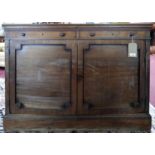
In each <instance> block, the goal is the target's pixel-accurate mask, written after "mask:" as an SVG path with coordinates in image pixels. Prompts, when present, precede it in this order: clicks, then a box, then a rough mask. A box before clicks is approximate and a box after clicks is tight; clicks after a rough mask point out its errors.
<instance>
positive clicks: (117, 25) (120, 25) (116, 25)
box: [3, 23, 153, 29]
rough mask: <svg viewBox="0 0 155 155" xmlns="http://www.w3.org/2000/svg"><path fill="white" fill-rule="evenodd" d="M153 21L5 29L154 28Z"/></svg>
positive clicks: (7, 26) (11, 26)
mask: <svg viewBox="0 0 155 155" xmlns="http://www.w3.org/2000/svg"><path fill="white" fill-rule="evenodd" d="M152 26H153V23H128V24H126V23H125V24H124V23H114V24H3V28H4V29H16V28H19V29H24V28H35V29H37V28H43V29H44V28H49V29H50V28H75V29H77V28H79V29H80V28H91V27H92V28H135V29H138V28H139V29H152Z"/></svg>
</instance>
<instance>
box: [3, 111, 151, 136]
mask: <svg viewBox="0 0 155 155" xmlns="http://www.w3.org/2000/svg"><path fill="white" fill-rule="evenodd" d="M150 129H151V117H150V115H147V114H136V115H117V116H116V115H115V116H114V115H106V116H62V117H61V116H58V117H56V116H55V117H51V116H36V115H20V114H16V115H15V114H9V115H6V116H5V117H4V130H5V132H44V133H46V132H56V133H62V132H72V133H73V132H80V133H81V132H82V133H84V132H100V133H102V132H150Z"/></svg>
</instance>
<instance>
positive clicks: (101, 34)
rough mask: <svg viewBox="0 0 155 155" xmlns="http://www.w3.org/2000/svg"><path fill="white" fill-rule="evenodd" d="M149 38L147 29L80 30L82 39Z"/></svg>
mask: <svg viewBox="0 0 155 155" xmlns="http://www.w3.org/2000/svg"><path fill="white" fill-rule="evenodd" d="M132 35H134V38H135V39H147V38H148V39H149V38H150V34H149V33H148V32H145V31H80V33H79V38H80V39H108V38H110V39H130V38H131V36H132Z"/></svg>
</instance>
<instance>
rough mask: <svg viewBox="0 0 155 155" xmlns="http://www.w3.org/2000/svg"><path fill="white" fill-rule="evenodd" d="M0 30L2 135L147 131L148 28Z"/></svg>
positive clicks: (9, 27) (21, 27) (15, 27)
mask: <svg viewBox="0 0 155 155" xmlns="http://www.w3.org/2000/svg"><path fill="white" fill-rule="evenodd" d="M4 29H5V40H6V115H5V118H4V127H5V130H6V131H7V132H15V131H21V132H30V131H31V132H33V131H34V132H35V131H43V132H50V131H51V132H53V131H54V132H59V131H60V132H64V131H65V132H66V131H67V132H71V131H73V130H74V131H75V130H76V131H78V132H85V131H90V132H97V131H99V132H108V131H113V132H117V131H118V132H124V131H125V132H131V131H135V132H139V131H142V132H144V131H145V132H148V131H149V130H150V124H151V123H150V122H151V119H150V116H149V110H148V107H149V47H150V39H151V37H150V36H151V35H150V32H151V24H143V25H142V24H126V25H125V24H124V25H123V24H122V25H121V24H120V25H73V24H72V25H63V24H62V25H61V24H58V25H52V24H51V25H50V24H49V25H45V24H42V25H4ZM131 42H134V43H136V45H137V54H136V56H134V57H131V56H129V48H128V46H129V43H131Z"/></svg>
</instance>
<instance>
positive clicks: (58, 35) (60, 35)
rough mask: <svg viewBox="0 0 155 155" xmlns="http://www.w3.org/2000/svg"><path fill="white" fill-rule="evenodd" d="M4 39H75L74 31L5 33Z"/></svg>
mask: <svg viewBox="0 0 155 155" xmlns="http://www.w3.org/2000/svg"><path fill="white" fill-rule="evenodd" d="M6 37H9V38H17V39H75V38H76V32H74V31H18V32H7V33H6Z"/></svg>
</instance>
